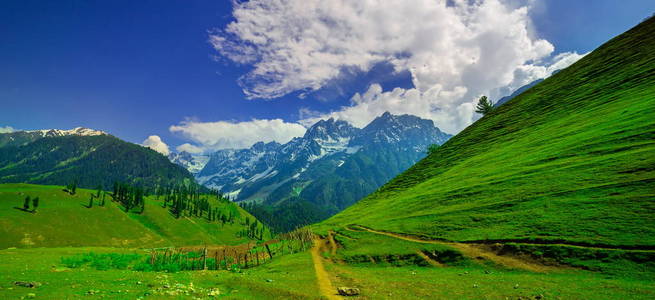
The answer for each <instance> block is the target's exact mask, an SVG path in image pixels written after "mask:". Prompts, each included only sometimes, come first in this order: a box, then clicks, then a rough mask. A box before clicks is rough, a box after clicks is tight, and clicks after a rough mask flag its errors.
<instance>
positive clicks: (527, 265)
mask: <svg viewBox="0 0 655 300" xmlns="http://www.w3.org/2000/svg"><path fill="white" fill-rule="evenodd" d="M346 229H348V230H354V231H358V230H359V231H362V230H363V231H368V232H371V233H375V234H380V235H386V236H389V237H392V238H396V239H401V240H405V241H410V242H415V243H422V244H438V245H447V246H451V247H453V248H456V249H457V250H459V251H460V252H462V254H464V255H465V256H468V257H472V258H482V259H486V260H490V261H492V262H494V263H497V264H500V265H503V266H506V267H510V268H516V269H523V270H527V271H532V272H539V273H544V272H548V271H554V270H558V269H559V268H556V267H552V266H545V265H542V264H538V263H534V262H531V261H527V260H522V259H519V258H515V257H510V256H501V255H498V254H496V253H494V252H493V251H489V250H487V249H484V248H483V247H480V246H479V245H474V244H465V243H452V242H444V241H438V240H426V239H420V238H417V237H413V236H410V235H406V234H401V233H394V232H387V231H379V230H375V229H371V228H368V227H364V226H359V225H351V226H347V227H346ZM419 255H420V254H419ZM423 256H425V254H424V255H422V257H423ZM423 258H425V257H423ZM428 262H429V261H428Z"/></svg>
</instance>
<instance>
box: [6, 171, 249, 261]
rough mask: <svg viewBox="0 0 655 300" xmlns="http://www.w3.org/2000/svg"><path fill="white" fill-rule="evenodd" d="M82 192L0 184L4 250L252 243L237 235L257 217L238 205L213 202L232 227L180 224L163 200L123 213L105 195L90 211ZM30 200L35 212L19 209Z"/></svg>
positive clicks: (189, 220) (195, 221)
mask: <svg viewBox="0 0 655 300" xmlns="http://www.w3.org/2000/svg"><path fill="white" fill-rule="evenodd" d="M91 193H95V191H91V190H85V189H78V190H77V193H76V194H75V195H72V196H71V195H69V194H68V193H66V192H64V191H63V190H62V187H61V186H42V185H31V184H0V249H4V248H8V247H18V248H23V247H65V246H66V247H69V246H74V247H81V246H111V247H159V246H171V245H174V246H190V245H204V244H239V243H243V242H246V241H248V239H247V238H245V237H240V236H239V235H238V232H239V231H241V230H244V229H245V228H246V225H242V224H241V223H242V222H243V220H244V219H245V217H248V218H250V219H251V220H252V219H253V217H252V216H251V215H250V214H248V213H247V212H245V211H244V210H243V209H241V208H239V207H238V206H237V205H236V204H234V203H230V202H227V203H220V202H217V201H215V198H214V199H213V200H212V207H215V208H218V209H219V211H221V212H223V214H228V213H229V212H232V213H233V214H234V215H235V216H236V217H235V222H234V223H233V224H231V223H226V224H225V225H222V224H221V222H217V221H214V222H209V221H207V220H206V218H200V217H181V218H179V219H176V218H175V217H174V216H173V215H171V214H170V213H169V212H168V210H167V209H165V208H163V207H162V201H161V200H159V201H158V200H155V199H154V197H148V198H147V199H146V207H145V210H144V212H143V214H137V213H132V212H130V213H125V212H124V211H123V210H122V207H120V206H119V205H118V204H116V203H114V202H112V201H111V197H110V196H109V195H107V197H106V204H105V206H104V207H101V206H98V205H97V203H98V200H95V202H96V204H95V205H94V206H93V207H91V208H87V207H86V205H87V204H88V203H89V198H90V194H91ZM26 196H30V197H39V198H40V201H39V207H38V209H37V212H36V213H30V212H27V211H22V210H19V209H16V208H17V207H22V205H23V199H24V198H25V197H26Z"/></svg>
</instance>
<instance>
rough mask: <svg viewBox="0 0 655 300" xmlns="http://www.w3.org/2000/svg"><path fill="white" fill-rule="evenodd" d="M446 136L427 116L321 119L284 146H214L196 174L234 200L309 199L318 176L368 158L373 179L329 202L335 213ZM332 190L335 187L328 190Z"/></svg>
mask: <svg viewBox="0 0 655 300" xmlns="http://www.w3.org/2000/svg"><path fill="white" fill-rule="evenodd" d="M448 138H450V135H448V134H446V133H443V132H441V131H440V130H439V129H438V128H437V127H435V126H434V123H433V122H432V121H430V120H425V119H421V118H419V117H416V116H411V115H402V116H396V115H392V114H390V113H385V114H383V115H382V116H380V117H378V118H376V119H375V120H373V121H372V122H371V123H370V124H369V125H368V126H366V127H364V128H363V129H359V128H356V127H353V126H352V125H350V124H349V123H347V122H345V121H341V120H334V119H329V120H321V121H319V122H317V123H316V124H314V125H313V126H311V127H310V128H309V129H307V132H306V133H305V135H304V136H302V137H297V138H294V139H292V140H291V141H289V142H288V143H286V144H283V145H281V144H278V143H275V142H272V143H268V144H265V143H262V142H259V143H257V144H255V145H253V146H252V147H251V148H248V149H240V150H220V151H217V152H215V153H213V154H212V155H211V156H210V159H209V161H208V163H207V164H206V165H205V167H204V168H203V169H202V170H201V171H200V172H197V174H196V179H197V180H198V181H199V182H200V183H201V184H203V185H205V186H207V187H211V188H216V189H220V190H221V191H222V192H224V193H229V194H231V195H232V196H233V197H234V198H236V199H237V200H254V201H257V202H261V201H265V202H277V201H281V200H284V199H287V198H289V197H297V196H299V197H311V198H312V199H307V200H308V201H314V200H316V199H317V196H316V195H311V196H310V195H309V194H307V193H308V192H307V191H310V190H316V189H320V188H319V187H317V186H316V184H318V183H320V182H321V180H324V179H326V178H331V179H335V178H342V177H343V174H341V173H345V174H346V175H347V173H348V172H349V170H348V169H346V168H345V165H353V164H357V162H356V161H353V160H360V159H363V158H364V157H366V159H368V160H371V161H372V162H373V163H374V164H375V165H376V168H377V169H379V170H377V171H375V172H373V173H370V174H364V175H363V177H364V178H369V177H370V178H372V179H370V180H369V179H365V180H366V181H367V182H368V183H367V184H366V185H365V187H364V188H360V189H359V190H361V192H357V193H355V194H356V195H353V196H348V197H342V198H343V199H341V200H340V201H339V202H340V203H339V204H335V203H330V204H328V205H329V206H330V208H329V209H328V210H329V211H330V212H335V211H337V210H339V209H342V208H343V207H345V206H347V205H349V204H351V203H352V202H354V201H356V200H358V199H359V198H358V197H363V196H364V195H365V194H366V193H368V192H371V191H373V190H374V189H375V188H377V187H379V186H380V185H381V184H383V183H384V182H386V180H388V179H390V178H392V177H393V176H395V175H396V174H398V173H399V172H401V171H403V170H405V169H406V168H408V167H409V166H411V165H412V164H414V163H415V162H416V161H418V160H419V159H420V158H422V157H423V156H424V155H425V151H426V149H427V147H428V146H429V145H430V144H442V143H444V142H445V141H446V140H448ZM395 156H399V157H395ZM387 159H388V160H387ZM346 177H348V176H346ZM324 192H325V191H324ZM335 193H336V194H339V191H330V192H327V194H330V195H333V194H335ZM323 194H326V193H323ZM336 197H339V196H338V195H336V196H334V198H336ZM318 198H320V197H318ZM330 198H333V197H332V196H330ZM355 198H357V199H355ZM317 201H318V202H332V201H331V200H325V201H323V200H317ZM325 204H327V203H325Z"/></svg>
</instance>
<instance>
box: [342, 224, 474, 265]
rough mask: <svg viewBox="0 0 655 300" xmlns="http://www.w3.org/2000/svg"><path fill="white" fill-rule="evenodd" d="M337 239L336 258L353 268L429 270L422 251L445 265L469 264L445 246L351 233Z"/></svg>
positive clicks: (366, 233)
mask: <svg viewBox="0 0 655 300" xmlns="http://www.w3.org/2000/svg"><path fill="white" fill-rule="evenodd" d="M334 239H335V241H336V242H337V243H338V244H339V245H340V247H341V248H340V249H339V251H338V252H337V255H336V257H335V258H336V259H339V260H343V261H345V262H347V263H350V264H370V263H373V264H378V265H379V264H387V265H391V266H402V265H421V266H427V265H428V263H427V262H426V261H425V260H424V259H423V258H421V257H420V256H419V255H417V252H419V251H420V252H427V253H430V254H431V256H434V257H436V258H437V260H438V261H439V262H440V263H443V264H448V265H462V264H464V263H465V259H464V258H463V257H462V255H461V254H460V253H459V252H458V251H456V250H455V249H453V248H451V247H448V246H445V245H437V244H419V243H414V242H409V241H403V240H397V239H394V238H391V237H387V236H383V235H377V234H373V233H370V232H364V231H349V230H340V231H337V232H336V234H335V236H334ZM381 245H383V246H381Z"/></svg>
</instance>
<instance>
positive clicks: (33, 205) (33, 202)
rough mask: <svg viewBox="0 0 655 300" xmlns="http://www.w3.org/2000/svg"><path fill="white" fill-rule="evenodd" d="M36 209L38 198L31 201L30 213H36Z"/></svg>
mask: <svg viewBox="0 0 655 300" xmlns="http://www.w3.org/2000/svg"><path fill="white" fill-rule="evenodd" d="M37 207H39V197H35V198H34V199H32V211H33V212H36V208H37Z"/></svg>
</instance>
